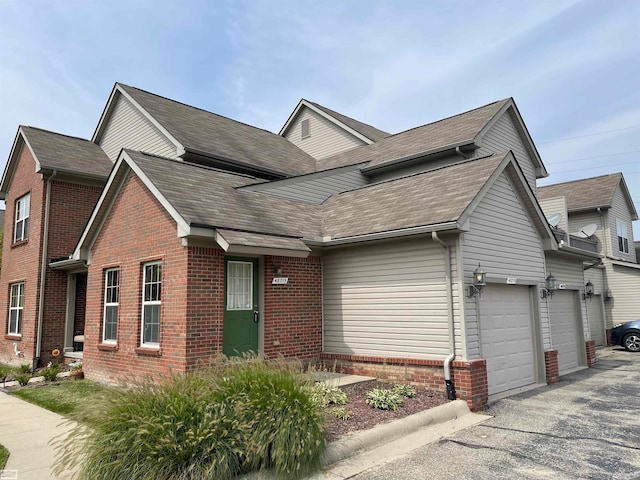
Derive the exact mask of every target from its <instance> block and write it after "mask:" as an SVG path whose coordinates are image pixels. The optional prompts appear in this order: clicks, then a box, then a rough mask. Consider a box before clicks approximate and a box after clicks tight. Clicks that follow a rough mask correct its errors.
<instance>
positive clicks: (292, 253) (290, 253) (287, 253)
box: [214, 230, 311, 258]
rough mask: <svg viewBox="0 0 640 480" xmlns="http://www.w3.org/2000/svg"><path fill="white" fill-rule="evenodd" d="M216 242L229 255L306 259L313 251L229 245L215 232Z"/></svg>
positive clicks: (221, 235) (222, 236)
mask: <svg viewBox="0 0 640 480" xmlns="http://www.w3.org/2000/svg"><path fill="white" fill-rule="evenodd" d="M214 240H215V241H216V243H217V244H218V245H219V246H220V248H222V249H223V250H224V251H225V252H227V253H237V254H247V255H276V256H284V257H298V258H306V257H308V256H309V253H310V252H311V249H308V250H297V249H292V248H272V247H253V246H248V245H233V244H231V243H229V242H228V241H227V240H226V239H225V238H224V235H223V234H221V233H220V232H219V231H217V230H216V231H215V234H214Z"/></svg>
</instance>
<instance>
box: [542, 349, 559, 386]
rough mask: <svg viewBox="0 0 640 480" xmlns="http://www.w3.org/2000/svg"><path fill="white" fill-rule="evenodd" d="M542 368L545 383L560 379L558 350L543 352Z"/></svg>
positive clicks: (556, 381)
mask: <svg viewBox="0 0 640 480" xmlns="http://www.w3.org/2000/svg"><path fill="white" fill-rule="evenodd" d="M544 369H545V373H546V378H547V383H548V384H549V385H551V384H552V383H558V382H559V381H560V374H559V370H558V351H557V350H547V351H546V352H544Z"/></svg>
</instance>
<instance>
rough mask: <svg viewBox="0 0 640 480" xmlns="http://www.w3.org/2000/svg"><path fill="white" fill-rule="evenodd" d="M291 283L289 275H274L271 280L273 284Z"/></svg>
mask: <svg viewBox="0 0 640 480" xmlns="http://www.w3.org/2000/svg"><path fill="white" fill-rule="evenodd" d="M287 283H289V279H288V278H287V277H274V278H273V280H271V285H286V284H287Z"/></svg>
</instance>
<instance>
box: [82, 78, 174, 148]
mask: <svg viewBox="0 0 640 480" xmlns="http://www.w3.org/2000/svg"><path fill="white" fill-rule="evenodd" d="M116 93H118V94H120V95H122V96H123V97H124V98H126V99H127V100H128V101H129V102H131V104H132V105H133V106H134V107H135V108H136V109H137V110H138V111H139V112H140V113H142V115H143V116H144V117H145V118H146V119H147V120H149V121H150V122H151V123H152V124H153V126H154V127H156V128H157V129H158V131H160V133H162V134H163V135H164V136H165V137H167V140H169V141H170V142H171V143H173V144H174V145H175V147H176V152H177V155H178V156H180V155H181V154H183V153H184V146H183V145H182V144H181V143H180V142H179V141H178V140H177V139H176V138H175V137H174V136H173V135H171V133H169V131H168V130H167V129H166V128H164V127H163V126H162V124H160V122H158V121H157V120H156V119H155V117H153V116H152V115H151V114H150V113H149V112H147V111H146V110H145V109H144V108H143V107H142V105H140V104H139V103H138V102H136V101H135V99H134V98H133V97H132V96H131V95H129V94H128V93H127V92H126V91H125V89H124V88H122V87H121V86H120V84H118V83H116V84H115V86H114V87H113V92H112V93H111V96H110V97H109V101H108V103H107V106H106V107H105V110H104V113H103V116H102V117H101V118H100V122H99V123H98V127H97V128H96V131H95V133H94V134H93V138H92V140H91V141H92V142H94V143H96V144H97V143H98V141H99V139H100V138H101V137H102V133H104V130H105V128H106V127H107V124H108V123H109V122H108V120H109V118H110V116H111V112H112V110H113V109H114V108H115V105H116V102H117V101H118V98H117V97H116Z"/></svg>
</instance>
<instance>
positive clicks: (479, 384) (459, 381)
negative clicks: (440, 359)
mask: <svg viewBox="0 0 640 480" xmlns="http://www.w3.org/2000/svg"><path fill="white" fill-rule="evenodd" d="M452 367H453V383H454V384H455V387H456V397H458V398H459V399H461V400H466V402H467V404H468V405H469V409H470V410H471V411H474V412H477V411H479V410H482V409H483V408H484V406H485V405H486V404H487V401H488V399H489V384H488V383H487V361H486V360H484V359H480V360H471V361H468V362H453V365H452Z"/></svg>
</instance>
